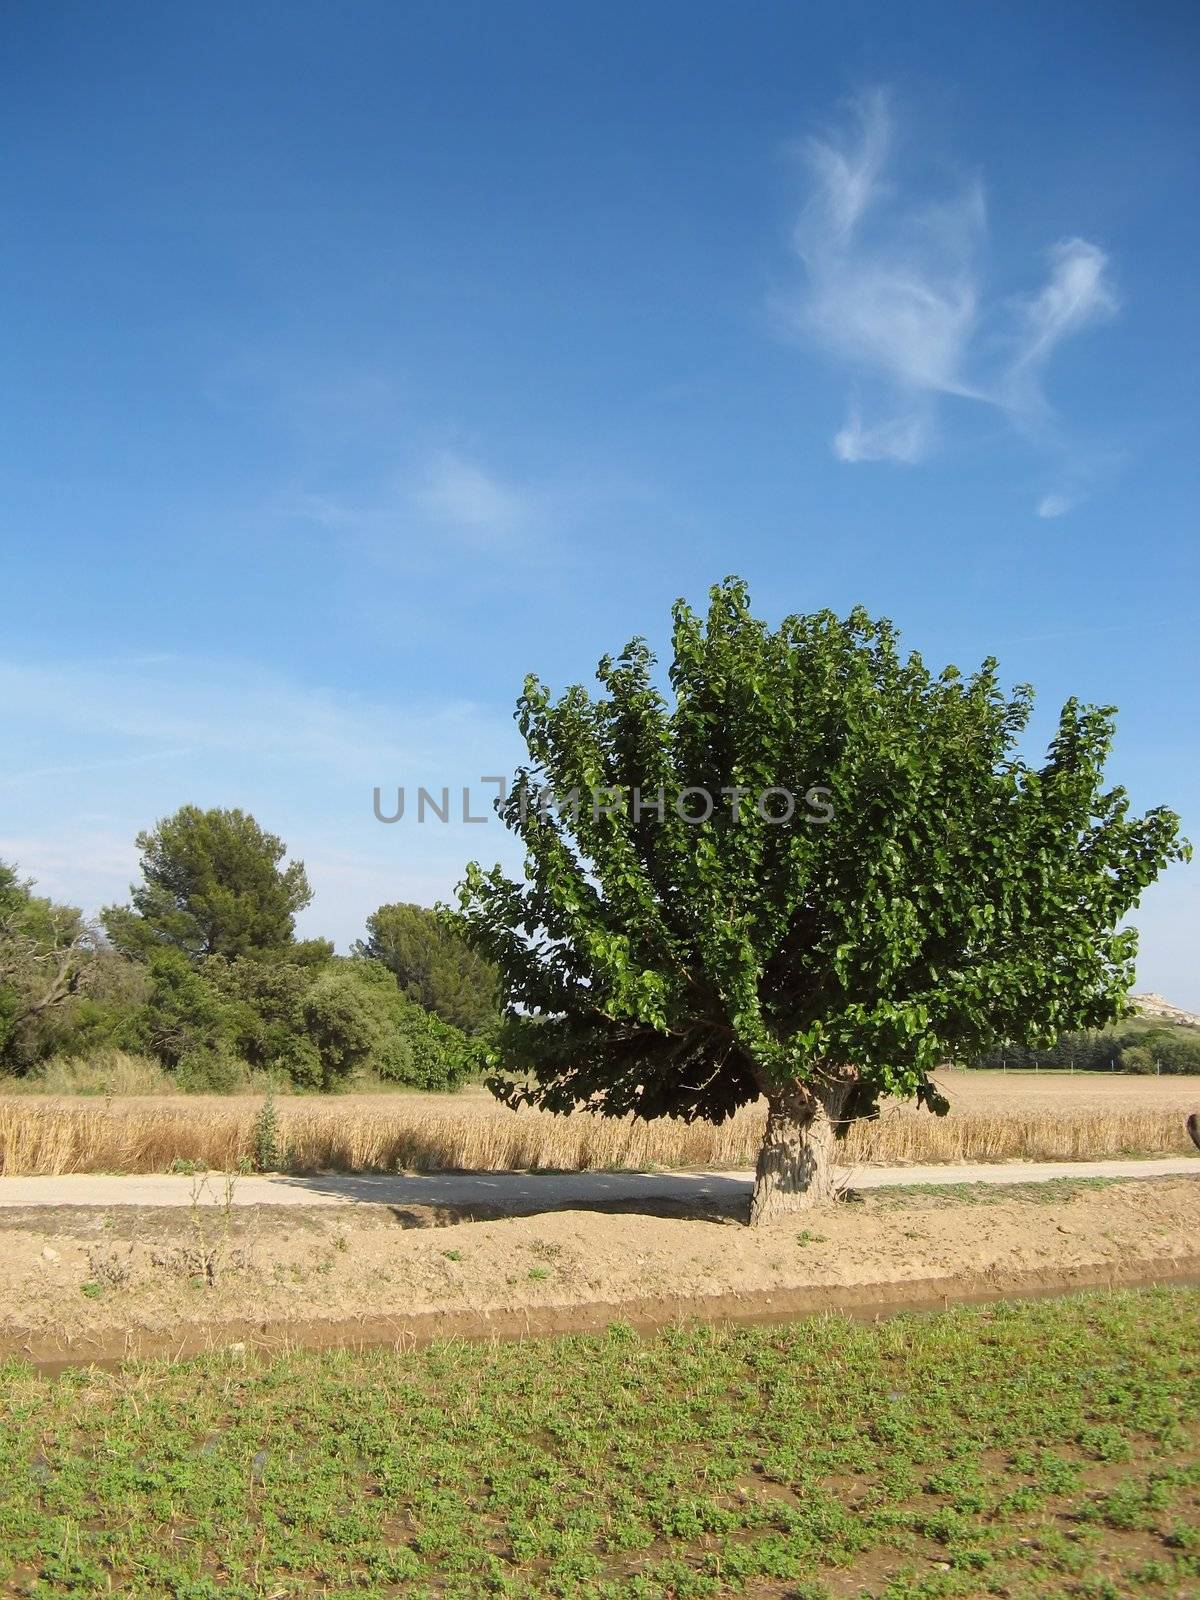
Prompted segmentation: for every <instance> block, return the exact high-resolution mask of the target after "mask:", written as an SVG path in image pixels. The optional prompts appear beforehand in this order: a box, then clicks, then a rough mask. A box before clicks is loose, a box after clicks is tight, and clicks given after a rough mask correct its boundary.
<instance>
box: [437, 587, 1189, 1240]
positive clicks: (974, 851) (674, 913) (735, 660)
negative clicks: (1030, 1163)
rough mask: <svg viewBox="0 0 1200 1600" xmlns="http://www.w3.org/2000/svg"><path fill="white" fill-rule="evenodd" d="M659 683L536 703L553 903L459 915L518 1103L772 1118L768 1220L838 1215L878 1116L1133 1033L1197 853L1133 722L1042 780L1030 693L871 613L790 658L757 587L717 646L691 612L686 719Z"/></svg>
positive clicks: (520, 713) (543, 848) (528, 874)
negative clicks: (488, 993) (1122, 734)
mask: <svg viewBox="0 0 1200 1600" xmlns="http://www.w3.org/2000/svg"><path fill="white" fill-rule="evenodd" d="M656 665H657V664H656V661H655V658H654V657H653V655H652V654H651V652H650V650H649V649H648V647H647V646H646V644H645V643H644V642H643V641H641V640H634V641H633V642H632V643H631V644H629V645H628V646H627V647H626V648H625V650H624V651H622V653H621V654H620V655H619V656H617V657H615V658H612V657H606V658H605V659H604V660H603V661H601V663H600V665H599V668H598V671H597V678H598V681H599V684H600V688H601V692H600V694H599V695H597V696H596V697H595V698H593V697H592V696H591V695H589V693H588V692H587V690H586V689H585V688H583V687H579V686H576V687H573V688H570V689H568V690H567V691H566V693H565V694H563V695H562V696H561V697H560V698H559V699H557V700H556V699H554V698H553V697H552V696H551V694H550V692H549V691H548V689H546V687H545V686H544V685H542V684H541V683H540V682H539V681H538V680H537V679H536V678H534V677H530V678H529V679H527V680H526V684H525V690H524V693H523V695H522V697H521V699H520V701H519V703H518V709H517V720H518V723H519V726H520V729H521V732H522V735H523V736H524V739H525V741H526V744H527V747H528V751H529V760H528V763H527V765H525V766H524V767H522V768H521V769H520V770H519V771H518V773H517V775H516V779H515V781H514V784H513V787H512V790H511V791H510V793H509V795H508V797H507V799H506V800H505V801H504V802H503V804H502V807H501V812H502V815H503V818H504V820H505V822H506V823H507V824H508V826H509V827H510V828H511V829H513V830H514V832H515V833H516V834H517V835H518V836H519V838H520V840H521V842H522V844H523V846H524V850H525V857H526V866H525V880H524V881H523V882H518V881H515V880H513V879H510V878H509V877H507V876H506V875H505V874H504V873H503V872H502V870H501V869H500V868H499V867H495V868H493V869H491V870H484V869H483V868H482V867H481V866H479V865H478V864H477V863H475V864H472V865H471V866H470V867H469V868H468V871H467V875H466V879H465V881H464V883H463V885H462V886H461V889H460V909H461V916H462V926H463V928H464V931H465V933H466V936H467V937H468V938H470V940H471V941H472V943H473V944H474V945H475V947H476V948H477V949H478V950H480V951H481V952H482V953H483V954H485V955H486V956H487V957H488V958H489V959H490V960H492V961H493V962H495V963H496V965H497V967H498V969H499V971H500V975H501V982H502V986H503V995H504V999H505V1002H506V1005H507V1021H506V1023H505V1026H504V1028H503V1030H502V1033H501V1036H500V1042H499V1044H498V1046H497V1050H496V1062H497V1066H498V1071H497V1075H496V1077H495V1079H494V1080H493V1083H494V1087H495V1089H496V1092H497V1093H498V1094H499V1095H500V1096H501V1097H502V1098H503V1099H505V1100H508V1101H509V1102H513V1103H522V1102H524V1103H532V1104H536V1105H540V1106H544V1107H547V1108H549V1109H551V1110H555V1111H566V1110H570V1109H571V1108H573V1107H576V1106H587V1107H590V1108H592V1109H594V1110H599V1111H602V1112H606V1113H609V1114H613V1115H621V1114H626V1113H633V1114H635V1115H638V1116H643V1117H653V1116H659V1115H662V1114H668V1115H672V1116H680V1117H685V1118H695V1117H706V1118H711V1119H714V1120H719V1119H721V1118H723V1117H725V1116H728V1115H729V1114H730V1113H731V1112H732V1111H734V1110H735V1109H736V1108H737V1107H738V1106H740V1105H742V1104H745V1103H746V1102H747V1101H750V1100H753V1099H755V1098H756V1097H758V1096H760V1095H763V1096H765V1097H766V1098H767V1101H768V1104H769V1107H770V1115H769V1120H768V1131H767V1136H766V1140H765V1143H764V1147H763V1153H762V1155H761V1157H760V1161H759V1175H758V1184H757V1186H756V1194H755V1201H754V1206H753V1209H752V1217H761V1216H764V1215H766V1214H768V1213H769V1212H770V1211H771V1210H772V1209H775V1208H777V1207H779V1206H782V1205H787V1206H791V1205H799V1204H804V1203H806V1202H808V1201H810V1200H812V1199H814V1198H820V1197H822V1196H823V1195H824V1194H826V1193H828V1190H829V1182H830V1179H829V1171H830V1165H831V1162H830V1156H831V1147H832V1139H833V1136H834V1135H835V1134H836V1133H839V1132H842V1131H844V1129H845V1127H846V1126H847V1124H848V1123H849V1122H850V1121H851V1120H853V1119H854V1118H855V1117H858V1116H863V1115H870V1114H871V1113H872V1112H873V1110H874V1109H875V1108H876V1106H877V1103H878V1099H879V1096H880V1095H882V1094H894V1095H900V1096H907V1097H912V1096H916V1097H917V1098H918V1099H919V1100H921V1101H923V1102H924V1103H925V1104H926V1105H929V1106H930V1107H932V1108H934V1109H939V1108H942V1104H943V1103H942V1102H941V1101H940V1097H939V1096H938V1094H937V1092H936V1090H935V1089H934V1088H933V1086H932V1084H931V1082H930V1079H929V1073H930V1072H931V1071H932V1070H933V1069H934V1068H935V1067H936V1066H938V1065H939V1064H940V1063H941V1062H943V1061H945V1060H947V1059H952V1058H964V1057H967V1056H969V1055H972V1054H974V1053H976V1052H978V1051H980V1050H983V1049H986V1048H988V1047H989V1046H990V1045H992V1044H994V1043H996V1042H997V1041H998V1040H1000V1039H1014V1040H1023V1041H1027V1042H1029V1043H1031V1044H1034V1043H1039V1042H1049V1041H1050V1040H1052V1039H1053V1038H1054V1037H1056V1036H1057V1035H1058V1034H1060V1033H1062V1032H1064V1031H1066V1030H1069V1029H1086V1028H1095V1027H1099V1026H1101V1025H1103V1024H1104V1023H1106V1022H1108V1021H1110V1020H1111V1019H1113V1018H1114V1017H1115V1016H1117V1015H1119V1014H1120V1013H1121V1012H1122V1010H1123V1007H1124V1004H1125V995H1126V991H1127V990H1128V988H1129V986H1130V983H1131V980H1132V977H1133V959H1134V954H1135V950H1136V944H1137V935H1136V933H1135V932H1134V931H1133V930H1132V929H1121V928H1120V926H1119V925H1120V923H1121V921H1122V919H1123V918H1124V917H1125V916H1126V914H1127V913H1128V912H1129V911H1130V910H1131V908H1132V907H1134V906H1135V905H1136V904H1137V901H1138V898H1139V896H1140V894H1141V893H1142V891H1143V890H1144V889H1145V888H1146V886H1147V885H1148V884H1149V883H1151V882H1152V881H1153V880H1154V878H1155V877H1156V876H1157V875H1158V873H1159V872H1160V871H1161V870H1162V869H1163V867H1164V866H1165V865H1166V863H1167V862H1168V861H1170V860H1172V859H1179V858H1181V857H1183V856H1185V855H1186V854H1187V853H1188V847H1187V845H1186V843H1185V842H1184V841H1182V840H1181V839H1180V835H1179V822H1178V818H1177V817H1176V816H1175V815H1174V813H1173V812H1171V811H1169V810H1167V809H1166V808H1164V807H1156V808H1154V809H1153V810H1151V811H1149V812H1147V813H1146V814H1145V815H1144V816H1135V815H1132V814H1131V811H1130V806H1129V801H1128V798H1127V796H1126V794H1125V791H1124V790H1123V789H1121V788H1119V787H1115V788H1111V789H1106V788H1105V787H1104V776H1103V769H1104V763H1105V760H1106V758H1107V755H1108V752H1109V748H1110V744H1111V740H1112V735H1113V728H1114V712H1113V711H1112V709H1111V708H1109V707H1097V706H1088V705H1083V704H1080V703H1079V702H1078V701H1076V700H1074V699H1072V700H1069V701H1068V702H1067V704H1066V705H1065V706H1064V707H1063V708H1062V711H1061V714H1060V716H1059V719H1058V727H1057V731H1056V733H1055V735H1054V737H1053V739H1052V740H1051V743H1050V748H1049V751H1048V753H1047V755H1046V757H1045V759H1044V760H1043V761H1042V762H1040V763H1039V764H1037V765H1034V764H1031V763H1030V762H1029V761H1028V760H1027V759H1026V758H1025V756H1024V754H1023V753H1022V749H1021V740H1022V735H1023V734H1024V731H1025V729H1026V726H1027V723H1028V720H1029V716H1030V712H1031V707H1032V702H1033V696H1032V691H1031V690H1030V689H1029V688H1028V687H1027V686H1020V687H1017V688H1015V689H1014V690H1012V691H1011V693H1008V694H1006V693H1005V692H1004V691H1003V690H1002V688H1001V685H1000V681H999V675H998V668H997V663H996V661H995V660H994V659H991V658H989V659H987V660H985V661H984V663H983V664H982V666H981V667H980V668H979V670H978V671H976V672H974V673H973V674H971V675H970V676H969V677H965V678H964V677H963V676H961V675H960V673H959V672H958V671H957V670H956V669H955V668H954V667H947V668H946V669H945V670H944V671H942V672H940V673H938V674H936V675H934V674H933V673H931V672H930V671H929V669H928V668H927V667H926V665H925V663H924V662H923V661H922V659H921V658H920V656H919V655H917V654H908V655H905V654H902V652H901V649H900V642H899V637H898V634H897V632H896V629H895V628H894V627H893V625H892V624H891V623H890V622H889V621H886V620H878V621H876V620H872V619H871V618H870V617H869V616H868V615H867V613H866V612H865V611H863V610H855V611H853V612H852V613H851V614H850V615H849V616H848V617H846V618H844V619H840V618H838V617H837V616H835V615H834V614H833V613H832V612H829V611H822V612H817V613H815V614H813V615H809V616H791V617H787V618H785V619H784V621H783V622H781V623H780V625H779V626H778V627H777V628H771V627H769V626H768V625H767V624H765V623H764V622H762V621H759V620H758V619H756V618H755V617H754V616H753V615H752V614H751V610H750V602H749V597H748V594H747V590H746V587H745V585H744V584H743V583H741V582H740V581H738V580H736V579H728V580H726V581H725V582H724V583H723V584H721V585H719V586H717V587H716V588H714V589H713V590H712V592H711V597H710V605H709V608H708V613H707V618H706V619H705V618H704V617H702V616H700V615H698V614H696V613H695V612H693V611H692V610H691V609H690V608H689V607H688V606H687V605H686V604H685V603H684V602H682V601H680V602H678V603H677V604H676V606H675V609H674V629H673V653H672V661H671V664H670V669H669V693H668V692H665V690H664V688H663V687H660V683H659V681H658V679H657V676H656ZM547 791H550V792H552V793H553V795H554V796H555V797H556V798H557V801H558V804H557V805H555V804H551V803H549V801H548V800H547ZM614 797H615V798H614ZM789 801H790V809H789Z"/></svg>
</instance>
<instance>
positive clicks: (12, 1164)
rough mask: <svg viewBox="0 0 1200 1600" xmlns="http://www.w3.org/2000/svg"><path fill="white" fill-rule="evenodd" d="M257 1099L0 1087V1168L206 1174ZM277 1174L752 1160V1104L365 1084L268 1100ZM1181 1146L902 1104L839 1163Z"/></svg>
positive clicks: (1146, 1130) (1168, 1129) (242, 1138)
mask: <svg viewBox="0 0 1200 1600" xmlns="http://www.w3.org/2000/svg"><path fill="white" fill-rule="evenodd" d="M260 1104H261V1102H259V1101H257V1100H253V1099H248V1098H231V1099H227V1100H223V1099H219V1098H212V1099H197V1100H188V1099H184V1098H173V1099H167V1100H163V1101H160V1102H155V1101H153V1100H149V1101H147V1100H142V1101H132V1102H129V1103H126V1104H122V1103H121V1102H119V1101H112V1102H109V1103H105V1104H103V1105H96V1104H91V1105H79V1104H78V1103H77V1102H76V1103H74V1104H72V1103H70V1102H64V1101H61V1100H49V1099H46V1100H35V1099H33V1098H32V1097H17V1098H13V1099H0V1173H3V1174H5V1175H9V1176H15V1175H18V1174H20V1175H32V1174H37V1173H44V1174H59V1173H68V1172H131V1173H138V1172H165V1171H169V1170H170V1169H171V1167H172V1166H174V1165H177V1164H179V1163H183V1162H193V1163H197V1164H202V1165H204V1166H206V1167H209V1168H213V1169H215V1170H219V1171H230V1170H233V1169H235V1168H237V1167H238V1166H239V1165H240V1164H242V1163H248V1162H249V1160H250V1153H251V1149H252V1134H253V1126H254V1119H255V1116H256V1114H257V1112H258V1109H259V1106H260ZM277 1113H278V1117H279V1124H280V1142H281V1144H282V1146H283V1147H284V1148H285V1149H286V1151H287V1156H286V1167H287V1170H289V1171H292V1172H298V1173H303V1172H319V1171H338V1172H395V1171H399V1170H408V1171H416V1172H430V1171H438V1170H448V1169H467V1170H475V1171H488V1172H495V1171H523V1170H533V1169H539V1168H540V1169H543V1170H544V1169H556V1170H560V1171H583V1170H589V1169H590V1170H597V1169H600V1170H604V1169H616V1168H625V1169H629V1170H638V1169H643V1170H644V1169H646V1168H649V1167H701V1168H727V1167H744V1166H750V1165H753V1162H754V1157H755V1154H756V1152H757V1149H758V1144H759V1140H760V1138H761V1136H762V1129H763V1121H764V1113H763V1111H762V1109H761V1108H760V1107H757V1106H752V1107H747V1108H746V1109H745V1110H743V1111H741V1112H739V1113H738V1114H737V1115H736V1116H735V1117H733V1118H731V1119H730V1121H728V1122H726V1123H724V1124H722V1125H721V1126H720V1127H711V1126H709V1125H707V1124H693V1125H691V1126H689V1125H687V1124H684V1123H680V1122H673V1121H670V1120H663V1121H659V1122H652V1123H645V1122H634V1121H632V1120H630V1121H612V1120H606V1119H604V1118H600V1117H594V1116H589V1115H587V1114H586V1113H577V1114H576V1115H574V1116H572V1117H554V1116H551V1115H549V1114H548V1113H545V1112H535V1111H522V1112H511V1111H506V1110H505V1109H504V1108H502V1107H499V1106H497V1105H495V1103H494V1102H491V1101H490V1100H489V1099H487V1098H486V1097H481V1096H474V1097H470V1096H467V1097H461V1098H450V1097H447V1098H445V1099H439V1098H437V1097H434V1096H428V1095H420V1096H416V1095H414V1096H411V1097H407V1096H403V1095H396V1096H364V1097H361V1098H356V1097H354V1096H345V1097H341V1098H334V1099H327V1100H325V1101H314V1100H305V1099H299V1098H297V1099H285V1100H282V1101H280V1102H279V1103H278V1105H277ZM1190 1150H1191V1145H1190V1143H1189V1141H1188V1137H1187V1134H1186V1132H1185V1129H1184V1125H1183V1117H1182V1116H1181V1115H1180V1113H1179V1112H1178V1111H1177V1110H1167V1109H1163V1108H1145V1107H1143V1108H1123V1107H1122V1108H1104V1109H1100V1110H1083V1109H1080V1110H1078V1111H1074V1112H1069V1113H1066V1114H1064V1113H1063V1112H1062V1111H1058V1112H1051V1111H1045V1110H1041V1109H1037V1110H1022V1109H1021V1108H1020V1107H1019V1106H1016V1105H1014V1107H1013V1108H1012V1109H1011V1110H1002V1111H995V1110H988V1111H972V1110H963V1111H958V1112H954V1111H952V1112H951V1114H950V1115H949V1116H948V1117H943V1118H938V1117H933V1116H930V1115H928V1114H927V1113H925V1112H919V1111H914V1110H911V1109H907V1108H899V1107H898V1108H895V1109H891V1110H888V1111H887V1112H886V1113H885V1115H884V1116H883V1117H882V1118H881V1119H880V1120H879V1121H878V1122H875V1123H867V1124H859V1125H858V1126H857V1127H855V1128H854V1129H852V1130H851V1133H850V1136H849V1138H848V1139H847V1140H846V1142H845V1144H844V1146H843V1147H842V1159H843V1161H844V1162H846V1163H847V1164H849V1165H857V1164H859V1163H863V1162H876V1163H881V1164H885V1165H895V1164H897V1163H903V1162H942V1161H1003V1160H1011V1159H1018V1158H1027V1159H1030V1160H1059V1161H1062V1160H1083V1159H1088V1158H1101V1157H1105V1156H1121V1155H1131V1154H1133V1155H1168V1154H1184V1153H1187V1152H1188V1151H1190Z"/></svg>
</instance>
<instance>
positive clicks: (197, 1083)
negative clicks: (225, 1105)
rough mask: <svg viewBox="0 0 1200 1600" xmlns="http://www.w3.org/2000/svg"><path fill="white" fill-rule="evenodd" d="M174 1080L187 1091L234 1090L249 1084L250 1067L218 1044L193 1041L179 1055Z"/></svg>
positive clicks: (210, 1092) (246, 1087)
mask: <svg viewBox="0 0 1200 1600" xmlns="http://www.w3.org/2000/svg"><path fill="white" fill-rule="evenodd" d="M175 1082H176V1083H177V1084H178V1085H179V1087H180V1088H181V1089H182V1090H184V1091H185V1093H187V1094H236V1093H237V1091H238V1090H239V1089H248V1088H249V1087H250V1068H249V1066H248V1064H247V1063H246V1062H245V1061H243V1060H241V1059H240V1058H239V1057H238V1056H235V1055H234V1054H233V1053H232V1052H231V1051H229V1050H227V1049H222V1048H221V1047H220V1046H219V1045H193V1046H192V1047H191V1048H190V1049H188V1050H187V1051H186V1052H185V1053H184V1054H183V1055H182V1056H181V1057H180V1059H179V1063H178V1065H177V1066H176V1068H175Z"/></svg>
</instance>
